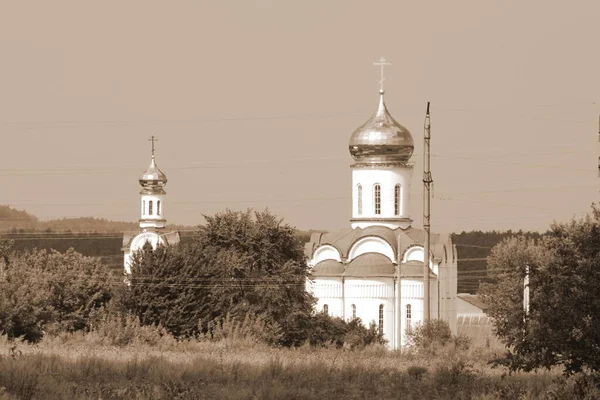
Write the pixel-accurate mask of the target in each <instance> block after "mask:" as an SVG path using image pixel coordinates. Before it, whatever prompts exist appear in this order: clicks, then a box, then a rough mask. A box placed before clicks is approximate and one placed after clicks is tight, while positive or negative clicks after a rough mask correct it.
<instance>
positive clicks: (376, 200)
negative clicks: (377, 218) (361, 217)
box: [373, 183, 381, 215]
mask: <svg viewBox="0 0 600 400" xmlns="http://www.w3.org/2000/svg"><path fill="white" fill-rule="evenodd" d="M373 206H374V210H373V211H374V212H375V215H379V214H381V185H380V184H379V183H376V184H375V186H373Z"/></svg>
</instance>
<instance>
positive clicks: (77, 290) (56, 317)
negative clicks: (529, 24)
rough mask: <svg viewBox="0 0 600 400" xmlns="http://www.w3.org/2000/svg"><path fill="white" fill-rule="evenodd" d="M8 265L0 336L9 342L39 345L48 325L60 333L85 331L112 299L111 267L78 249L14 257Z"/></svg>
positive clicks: (0, 297) (1, 284)
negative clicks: (92, 317)
mask: <svg viewBox="0 0 600 400" xmlns="http://www.w3.org/2000/svg"><path fill="white" fill-rule="evenodd" d="M0 247H1V246H0ZM3 252H4V253H6V250H3ZM4 262H5V264H6V265H5V267H4V268H3V269H2V270H0V332H4V333H6V334H7V335H8V336H9V337H10V338H16V337H20V336H22V337H24V338H25V340H27V341H31V342H36V341H39V340H40V339H41V337H42V336H43V334H44V330H45V329H47V327H48V325H49V324H52V325H53V329H54V330H56V331H66V332H74V331H77V330H85V329H87V328H89V326H88V321H89V318H90V315H91V314H93V313H94V311H95V310H97V309H98V308H100V307H102V306H103V305H104V304H106V303H107V302H108V301H109V300H110V298H111V296H112V294H111V289H110V286H111V284H112V282H111V280H112V279H111V276H110V272H109V271H108V269H107V268H106V267H105V266H103V265H102V264H100V263H99V262H98V261H97V260H96V259H93V258H91V257H84V256H82V255H81V254H79V253H77V252H75V251H74V250H73V249H70V250H68V251H67V252H66V253H59V252H57V251H46V250H41V251H31V252H24V253H20V254H15V253H12V254H9V256H8V263H7V262H6V260H4Z"/></svg>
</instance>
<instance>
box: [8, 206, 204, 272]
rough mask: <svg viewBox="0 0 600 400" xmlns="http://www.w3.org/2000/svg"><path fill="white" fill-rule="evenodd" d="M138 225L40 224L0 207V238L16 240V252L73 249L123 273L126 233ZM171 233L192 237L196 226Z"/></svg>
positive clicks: (98, 221)
mask: <svg viewBox="0 0 600 400" xmlns="http://www.w3.org/2000/svg"><path fill="white" fill-rule="evenodd" d="M138 229H139V227H138V223H137V222H125V221H110V220H107V219H104V218H91V217H83V218H61V219H51V220H47V221H40V220H39V219H38V218H37V217H35V216H34V215H31V214H29V213H27V212H26V211H21V210H16V209H14V208H11V207H9V206H3V205H0V237H1V238H6V239H11V240H13V241H14V245H13V249H14V250H16V251H23V250H31V249H54V250H57V251H60V252H64V251H66V250H68V249H69V248H73V249H75V250H76V251H78V252H79V253H81V254H83V255H85V256H90V257H99V258H100V260H101V261H102V262H103V263H104V264H106V265H108V266H109V267H111V268H112V269H114V270H115V272H117V273H121V271H122V268H123V252H122V251H121V247H122V245H123V233H124V232H128V231H135V230H138ZM167 229H169V230H181V231H185V233H182V235H184V234H185V235H186V236H193V232H189V231H194V230H196V229H197V228H196V227H187V226H181V225H168V226H167Z"/></svg>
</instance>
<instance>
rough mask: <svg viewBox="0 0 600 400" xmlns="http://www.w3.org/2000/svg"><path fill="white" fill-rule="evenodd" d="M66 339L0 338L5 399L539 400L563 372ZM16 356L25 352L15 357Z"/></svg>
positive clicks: (457, 359)
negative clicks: (512, 371)
mask: <svg viewBox="0 0 600 400" xmlns="http://www.w3.org/2000/svg"><path fill="white" fill-rule="evenodd" d="M99 342H100V340H99V338H98V337H94V335H93V334H91V335H81V334H76V335H63V336H61V337H57V338H51V339H45V340H43V341H42V342H41V343H39V344H38V345H26V344H18V345H17V349H16V350H17V352H16V353H15V350H12V351H11V349H12V347H13V346H14V344H13V343H11V342H9V341H7V340H6V339H5V338H1V337H0V354H2V356H1V357H0V387H3V388H4V389H0V399H3V398H7V399H9V398H11V399H12V398H18V399H81V398H90V399H92V398H93V399H99V398H101V399H122V398H123V399H124V398H127V399H188V398H189V399H203V398H206V399H208V398H210V399H220V398H226V399H281V398H286V399H322V398H328V399H337V398H344V399H363V398H369V399H373V398H377V399H386V398H400V397H401V398H402V399H424V398H427V399H519V398H524V399H535V398H546V397H548V393H551V392H549V390H552V388H554V387H555V386H556V385H558V384H559V383H560V379H562V378H560V376H559V374H558V372H542V373H537V374H513V375H506V371H504V370H501V369H492V368H490V367H489V366H488V364H487V360H488V359H490V358H491V357H493V353H491V352H490V351H489V350H482V349H475V350H470V351H467V352H459V351H456V350H454V349H452V348H445V349H440V350H439V351H437V352H436V353H435V355H434V356H431V355H428V356H423V355H419V354H414V353H408V352H405V353H400V352H390V351H387V350H385V349H383V348H380V347H369V348H367V349H365V350H363V351H344V350H336V349H314V348H309V347H303V348H298V349H275V348H270V347H266V346H264V345H260V344H257V343H255V342H253V341H251V340H230V341H221V342H217V343H212V342H198V341H190V342H183V343H177V342H173V341H170V340H166V341H165V342H164V343H158V344H155V345H152V346H149V345H144V344H130V345H127V346H125V347H115V346H110V345H103V344H99ZM19 351H20V352H21V353H19Z"/></svg>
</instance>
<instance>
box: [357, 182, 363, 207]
mask: <svg viewBox="0 0 600 400" xmlns="http://www.w3.org/2000/svg"><path fill="white" fill-rule="evenodd" d="M356 189H357V192H358V194H357V203H358V215H362V185H361V184H360V183H359V184H358V186H357V187H356Z"/></svg>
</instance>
